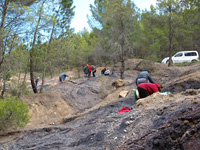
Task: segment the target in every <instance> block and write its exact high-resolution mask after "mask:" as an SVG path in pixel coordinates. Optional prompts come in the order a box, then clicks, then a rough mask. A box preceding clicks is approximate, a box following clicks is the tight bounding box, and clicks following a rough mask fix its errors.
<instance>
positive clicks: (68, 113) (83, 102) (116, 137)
mask: <svg viewBox="0 0 200 150" xmlns="http://www.w3.org/2000/svg"><path fill="white" fill-rule="evenodd" d="M144 68H151V69H152V71H151V72H150V73H151V76H152V78H153V79H154V81H155V82H157V83H160V84H162V85H163V87H164V88H163V89H162V91H163V92H165V91H169V92H171V94H169V95H167V96H166V95H161V94H159V93H155V94H153V95H151V96H149V97H147V98H144V99H140V100H138V101H136V100H135V99H134V95H133V90H134V89H136V85H135V79H136V77H137V75H138V73H139V72H140V71H141V70H142V69H144ZM101 69H102V68H98V69H97V73H96V75H97V77H95V78H93V77H92V78H90V79H89V80H88V79H87V78H85V77H84V75H83V74H81V78H76V77H77V73H76V72H75V71H66V72H65V73H66V74H68V75H69V76H70V77H71V78H67V79H66V80H65V81H64V82H63V83H59V81H58V76H57V77H53V78H49V79H47V80H46V82H45V92H44V93H43V94H31V95H28V96H25V97H23V98H22V100H23V101H24V102H26V103H27V104H28V106H29V109H30V115H31V116H32V118H31V121H30V123H29V124H28V125H27V126H26V127H25V128H24V129H23V130H18V131H13V132H10V133H8V134H5V135H2V136H1V137H0V145H1V146H0V147H2V149H5V148H6V149H63V150H64V149H68V150H70V149H72V150H74V149H95V150H96V149H100V150H101V149H117V148H121V149H122V148H124V149H131V148H132V149H137V148H138V149H140V148H141V149H156V148H157V149H159V148H162V149H171V148H172V147H173V146H170V147H167V146H164V144H160V147H159V146H157V147H156V148H155V145H156V144H152V143H156V141H157V143H161V142H163V141H165V140H166V139H167V138H169V137H167V136H164V135H165V134H166V133H164V132H162V133H161V129H162V127H163V128H164V127H165V126H166V132H167V131H168V132H171V131H172V130H174V128H175V127H174V128H173V126H175V125H174V124H176V120H179V119H180V118H178V117H180V116H182V115H183V116H185V115H186V114H185V113H183V112H186V111H188V110H191V109H192V110H194V112H195V111H196V112H198V111H199V109H198V105H199V103H200V96H199V95H200V91H199V89H200V83H199V82H200V63H195V64H192V65H191V66H186V67H176V66H172V67H167V65H165V64H160V63H153V62H148V63H146V62H143V61H142V60H140V59H131V60H128V61H127V62H126V71H125V79H124V81H125V82H126V85H125V86H123V87H119V88H116V87H113V86H112V83H113V82H114V81H116V80H117V79H119V64H116V66H115V68H114V71H115V72H116V73H117V76H114V75H111V76H108V77H105V76H101V75H100V71H101ZM110 69H111V68H110ZM38 88H40V82H39V86H38ZM121 91H129V93H128V95H127V96H126V97H125V98H122V97H119V93H120V92H121ZM124 106H126V107H129V108H132V110H131V111H130V112H128V113H122V114H119V115H117V114H116V113H117V112H118V111H119V110H120V109H121V108H122V107H124ZM194 112H193V111H190V117H192V116H194V117H195V118H193V119H183V120H182V122H179V123H180V124H184V121H185V120H188V124H190V123H191V126H189V125H187V128H186V127H185V128H184V129H185V130H182V129H180V130H181V131H180V134H179V133H176V134H175V133H173V134H175V135H174V137H173V138H174V140H176V139H181V138H183V135H184V134H186V132H189V131H190V130H195V133H197V134H195V136H196V137H197V138H196V140H197V141H198V140H199V132H200V131H199V130H200V129H199V128H198V127H197V126H198V121H199V119H200V116H195V115H194ZM199 113H200V112H199ZM173 119H174V120H175V121H173ZM185 122H187V121H185ZM167 124H169V125H171V128H167ZM177 124H178V122H177ZM195 126H196V128H195ZM178 129H179V128H178ZM178 129H177V132H178ZM169 130H170V131H169ZM155 131H156V132H155ZM153 133H157V134H153ZM158 133H159V135H160V136H159V137H158ZM151 135H154V136H155V137H157V138H155V140H149V138H150V137H151ZM189 135H190V136H192V137H194V136H193V134H189ZM162 137H163V139H162ZM171 137H172V136H171ZM171 137H170V138H171ZM156 139H162V140H160V141H159V140H156ZM166 141H168V143H169V140H166ZM179 141H180V143H179V145H182V147H184V146H185V147H187V146H188V141H187V140H186V139H185V140H179ZM181 141H182V143H181ZM136 143H139V144H136ZM185 143H186V144H185ZM193 143H195V142H194V141H193ZM173 144H174V143H173V142H172V143H171V145H173ZM184 144H185V145H184ZM148 145H149V146H150V148H147V146H148ZM158 145H159V144H158ZM197 145H198V144H197ZM195 146H196V145H195ZM174 148H177V149H179V148H180V147H174ZM0 150H1V148H0Z"/></svg>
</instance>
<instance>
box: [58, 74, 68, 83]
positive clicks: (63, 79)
mask: <svg viewBox="0 0 200 150" xmlns="http://www.w3.org/2000/svg"><path fill="white" fill-rule="evenodd" d="M66 77H69V76H68V75H66V74H65V73H64V74H61V75H60V77H59V81H60V82H63V81H65V78H66Z"/></svg>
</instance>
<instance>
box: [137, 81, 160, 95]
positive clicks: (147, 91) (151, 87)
mask: <svg viewBox="0 0 200 150" xmlns="http://www.w3.org/2000/svg"><path fill="white" fill-rule="evenodd" d="M137 89H138V92H139V95H140V98H145V97H147V96H149V95H151V94H153V93H156V92H160V91H161V86H160V85H159V84H158V83H141V84H139V85H138V87H137Z"/></svg>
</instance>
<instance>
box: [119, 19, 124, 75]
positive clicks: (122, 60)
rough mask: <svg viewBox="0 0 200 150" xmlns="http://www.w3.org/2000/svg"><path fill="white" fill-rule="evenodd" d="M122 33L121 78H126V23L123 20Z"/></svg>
mask: <svg viewBox="0 0 200 150" xmlns="http://www.w3.org/2000/svg"><path fill="white" fill-rule="evenodd" d="M121 35H122V39H121V56H120V61H121V67H120V78H121V79H124V70H125V60H124V57H125V53H124V51H125V49H124V42H125V37H124V24H123V22H122V21H121Z"/></svg>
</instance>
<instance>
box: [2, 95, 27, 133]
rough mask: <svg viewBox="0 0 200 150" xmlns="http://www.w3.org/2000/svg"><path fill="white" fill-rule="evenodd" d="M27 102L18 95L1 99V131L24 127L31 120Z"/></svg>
mask: <svg viewBox="0 0 200 150" xmlns="http://www.w3.org/2000/svg"><path fill="white" fill-rule="evenodd" d="M28 112H29V109H28V106H27V104H26V103H24V102H22V101H21V100H20V99H18V98H17V97H10V98H5V100H2V99H0V132H2V133H3V132H6V131H9V130H12V129H17V128H19V127H24V126H25V125H26V124H27V123H28V122H29V120H30V116H29V115H28Z"/></svg>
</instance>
